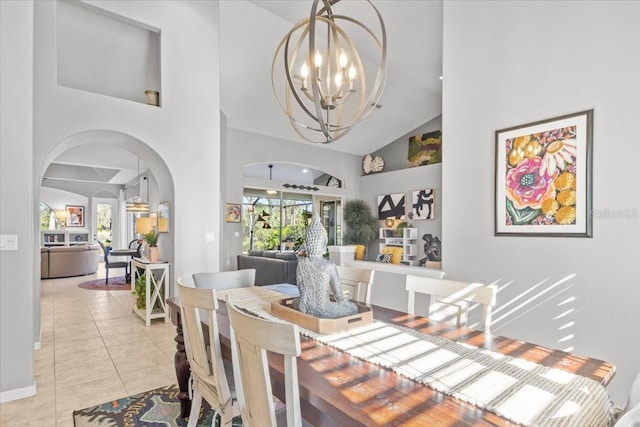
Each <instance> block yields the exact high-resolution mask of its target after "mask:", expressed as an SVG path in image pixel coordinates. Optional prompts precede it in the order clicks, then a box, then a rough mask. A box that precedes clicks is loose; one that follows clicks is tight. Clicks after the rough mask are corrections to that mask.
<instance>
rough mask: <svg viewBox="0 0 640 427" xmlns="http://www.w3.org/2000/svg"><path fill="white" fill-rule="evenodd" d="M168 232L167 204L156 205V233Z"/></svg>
mask: <svg viewBox="0 0 640 427" xmlns="http://www.w3.org/2000/svg"><path fill="white" fill-rule="evenodd" d="M168 232H169V202H161V203H158V233H168Z"/></svg>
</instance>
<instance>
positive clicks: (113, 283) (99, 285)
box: [78, 276, 131, 291]
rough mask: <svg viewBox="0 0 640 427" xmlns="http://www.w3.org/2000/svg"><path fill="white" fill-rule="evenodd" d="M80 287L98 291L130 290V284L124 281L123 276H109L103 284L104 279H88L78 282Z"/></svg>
mask: <svg viewBox="0 0 640 427" xmlns="http://www.w3.org/2000/svg"><path fill="white" fill-rule="evenodd" d="M78 287H79V288H82V289H94V290H99V291H130V290H131V284H130V283H127V282H125V279H124V276H120V277H109V284H108V285H105V284H104V279H96V280H89V281H87V282H82V283H80V284H78Z"/></svg>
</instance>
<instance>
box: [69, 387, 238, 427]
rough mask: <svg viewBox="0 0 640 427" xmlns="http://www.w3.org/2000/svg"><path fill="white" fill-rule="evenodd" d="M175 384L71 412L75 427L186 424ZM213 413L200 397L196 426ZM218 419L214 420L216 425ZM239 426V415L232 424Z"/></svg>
mask: <svg viewBox="0 0 640 427" xmlns="http://www.w3.org/2000/svg"><path fill="white" fill-rule="evenodd" d="M178 393H179V390H178V386H176V385H170V386H165V387H160V388H157V389H155V390H149V391H145V392H144V393H139V394H135V395H133V396H128V397H124V398H122V399H118V400H114V401H112V402H106V403H103V404H101V405H97V406H92V407H90V408H85V409H81V410H79V411H73V424H74V426H75V427H97V426H100V427H143V426H144V427H161V426H162V427H175V426H180V427H183V426H186V425H187V420H185V419H183V418H182V417H181V416H180V401H179V400H178ZM212 416H213V412H212V411H211V407H210V406H209V404H207V402H206V401H205V400H204V399H202V407H201V408H200V416H199V417H198V427H201V426H211V418H212ZM219 423H220V420H219V418H218V420H216V424H215V425H216V427H217V426H219ZM239 426H242V420H241V419H240V417H236V418H234V419H233V427H239Z"/></svg>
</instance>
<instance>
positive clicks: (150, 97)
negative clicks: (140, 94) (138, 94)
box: [144, 90, 160, 107]
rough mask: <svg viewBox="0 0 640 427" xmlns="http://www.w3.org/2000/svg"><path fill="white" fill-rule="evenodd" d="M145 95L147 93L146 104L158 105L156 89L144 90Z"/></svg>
mask: <svg viewBox="0 0 640 427" xmlns="http://www.w3.org/2000/svg"><path fill="white" fill-rule="evenodd" d="M144 93H145V95H147V104H149V105H155V106H156V107H158V106H159V105H160V93H159V92H158V91H156V90H145V91H144Z"/></svg>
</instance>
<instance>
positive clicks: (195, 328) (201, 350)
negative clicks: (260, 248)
mask: <svg viewBox="0 0 640 427" xmlns="http://www.w3.org/2000/svg"><path fill="white" fill-rule="evenodd" d="M176 282H177V284H178V290H179V293H180V304H181V316H182V329H183V334H184V341H185V350H186V353H187V359H188V361H189V367H190V368H191V381H192V388H193V393H194V397H193V404H192V407H191V413H190V414H189V426H195V425H196V423H197V419H198V414H199V411H200V404H201V401H202V398H204V399H205V400H206V401H207V402H208V403H209V404H210V405H211V408H212V409H213V410H214V411H215V413H217V414H220V416H221V418H222V420H221V421H222V423H221V424H220V425H223V426H224V425H231V422H232V419H233V409H234V408H233V407H234V400H235V399H233V397H232V392H231V389H230V387H229V378H228V373H230V372H231V370H230V369H225V365H224V362H223V359H222V352H221V349H220V335H219V330H218V321H217V317H216V310H217V309H218V300H217V298H216V291H215V290H214V289H197V288H193V287H188V286H185V285H184V283H183V282H182V278H180V277H179V278H177V279H176ZM202 314H204V315H206V322H207V324H208V325H209V328H208V336H207V337H205V335H204V332H203V328H202V323H201V322H202V321H203V320H204V319H202V318H201V315H202ZM214 419H215V414H214Z"/></svg>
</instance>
